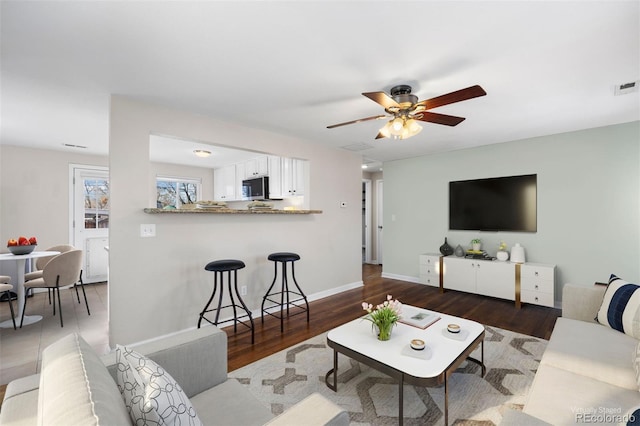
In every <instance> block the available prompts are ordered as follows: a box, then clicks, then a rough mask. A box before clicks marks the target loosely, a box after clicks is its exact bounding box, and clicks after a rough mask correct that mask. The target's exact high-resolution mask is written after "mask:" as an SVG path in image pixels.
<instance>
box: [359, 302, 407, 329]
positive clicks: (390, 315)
mask: <svg viewBox="0 0 640 426" xmlns="http://www.w3.org/2000/svg"><path fill="white" fill-rule="evenodd" d="M362 309H364V310H365V311H367V312H368V313H369V314H368V315H367V316H365V317H364V319H366V320H367V321H371V323H372V327H373V326H375V327H377V328H378V339H379V340H389V338H390V337H391V329H392V328H393V326H394V325H395V324H396V322H398V320H399V319H400V318H401V313H402V303H400V302H399V301H398V300H393V296H391V295H388V296H387V300H385V301H384V303H381V304H379V305H377V306H376V307H375V309H374V307H373V305H372V304H371V303H367V302H362Z"/></svg>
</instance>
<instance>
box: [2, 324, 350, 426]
mask: <svg viewBox="0 0 640 426" xmlns="http://www.w3.org/2000/svg"><path fill="white" fill-rule="evenodd" d="M133 349H135V352H137V353H139V354H144V355H145V356H146V357H148V359H150V360H153V361H154V363H157V364H158V365H160V366H162V369H164V370H166V372H168V373H169V374H170V376H171V377H172V378H173V379H175V381H176V382H177V383H179V385H180V386H179V387H181V388H182V390H183V391H184V393H185V394H186V395H187V397H188V401H190V403H191V404H192V406H193V408H194V409H195V412H196V413H197V417H198V418H199V420H201V421H202V423H203V424H205V425H251V426H253V425H262V424H269V425H272V426H276V425H303V424H304V425H334V426H340V425H348V424H349V415H348V413H346V412H345V411H344V410H342V409H341V408H340V407H338V406H337V405H335V404H333V403H332V402H330V401H329V400H327V399H326V398H324V397H322V396H321V395H319V394H313V395H311V396H309V397H307V398H306V399H304V400H303V401H301V402H299V403H298V404H297V405H295V406H293V407H291V408H290V409H288V410H286V411H285V412H284V413H282V414H281V415H280V416H277V417H275V418H274V416H273V415H272V414H271V411H270V410H269V408H268V407H265V406H264V405H262V403H261V402H260V401H258V399H257V398H255V397H254V396H253V395H251V394H250V393H249V391H248V390H247V389H246V388H245V387H243V386H242V385H241V384H240V383H239V382H238V381H236V380H235V379H227V335H226V334H225V333H224V332H223V331H221V330H219V329H218V328H216V327H213V326H211V327H203V328H201V329H195V330H190V331H186V332H182V333H178V334H176V335H173V336H170V337H166V338H162V339H159V340H156V341H153V342H150V343H147V344H143V345H140V346H137V347H135V348H133ZM119 361H121V359H119V360H117V359H116V354H115V353H110V354H107V355H105V356H103V357H99V356H98V355H96V354H95V352H94V351H93V350H92V349H91V347H90V346H89V345H88V344H87V343H86V342H85V341H84V340H82V338H80V337H79V336H78V335H77V334H70V335H68V336H66V337H65V338H62V339H60V340H59V341H57V342H55V343H53V344H52V345H51V346H49V347H47V348H46V349H45V350H44V352H43V357H42V373H41V374H38V375H33V376H29V377H25V378H22V379H18V380H15V381H13V382H11V383H9V385H8V387H7V390H6V395H5V399H4V402H3V403H2V409H1V410H0V425H2V426H23V425H24V426H26V425H36V424H37V425H47V426H49V425H65V426H68V425H83V426H85V425H118V426H121V425H126V424H133V423H132V420H131V418H130V415H129V412H128V409H127V407H126V405H125V402H124V399H123V398H122V396H121V393H120V391H119V389H118V385H116V376H117V374H118V372H119V371H120V373H121V372H122V363H121V362H120V363H119ZM154 365H155V364H154ZM154 401H155V400H154ZM182 424H196V423H191V422H189V423H182Z"/></svg>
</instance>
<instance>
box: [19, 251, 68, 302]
mask: <svg viewBox="0 0 640 426" xmlns="http://www.w3.org/2000/svg"><path fill="white" fill-rule="evenodd" d="M74 249H75V247H74V246H72V245H70V244H60V245H57V246H53V247H49V248H48V249H45V251H59V252H60V253H65V252H68V251H69V250H74ZM56 256H57V254H54V255H53V256H47V257H39V258H37V259H36V264H35V268H36V269H35V270H34V271H32V272H27V273H26V274H24V280H25V281H31V280H36V279H38V278H42V270H43V269H44V267H45V265H46V264H47V263H49V261H50V260H51V259H53V258H54V257H56ZM47 293H49V304H51V290H50V289H49V290H48V291H47ZM76 293H77V291H76ZM76 295H77V294H76ZM77 296H78V303H80V296H79V295H77Z"/></svg>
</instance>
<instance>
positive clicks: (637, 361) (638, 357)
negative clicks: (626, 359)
mask: <svg viewBox="0 0 640 426" xmlns="http://www.w3.org/2000/svg"><path fill="white" fill-rule="evenodd" d="M631 361H632V362H633V369H634V370H635V372H636V384H637V385H638V390H640V342H638V345H637V346H636V351H635V352H634V353H633V359H632V360H631Z"/></svg>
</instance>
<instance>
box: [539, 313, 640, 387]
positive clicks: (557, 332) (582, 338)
mask: <svg viewBox="0 0 640 426" xmlns="http://www.w3.org/2000/svg"><path fill="white" fill-rule="evenodd" d="M637 345H638V340H636V339H634V338H633V337H631V336H627V335H626V334H623V333H619V332H617V331H615V330H612V329H611V328H609V327H605V326H603V325H600V324H598V323H596V322H592V323H588V322H584V321H578V320H572V319H569V318H558V320H557V321H556V325H555V327H554V329H553V334H551V339H549V344H548V345H547V349H546V350H545V352H544V356H543V357H542V360H541V361H540V364H541V365H544V364H547V365H552V366H554V367H558V368H562V369H564V370H567V371H571V372H574V373H576V374H581V375H584V376H587V377H591V378H593V379H596V380H600V381H603V382H606V383H610V384H612V385H615V386H621V387H623V388H626V389H634V390H635V391H636V392H637V391H638V384H637V383H636V375H635V371H634V368H633V363H632V362H631V357H632V355H633V353H634V352H635V351H636V346H637Z"/></svg>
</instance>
